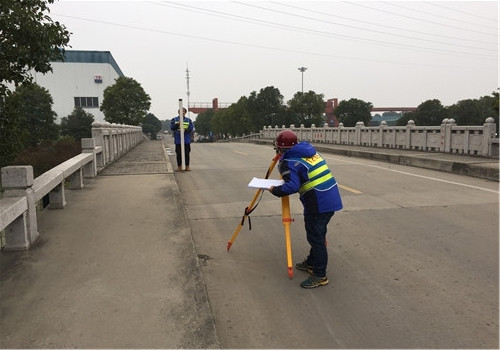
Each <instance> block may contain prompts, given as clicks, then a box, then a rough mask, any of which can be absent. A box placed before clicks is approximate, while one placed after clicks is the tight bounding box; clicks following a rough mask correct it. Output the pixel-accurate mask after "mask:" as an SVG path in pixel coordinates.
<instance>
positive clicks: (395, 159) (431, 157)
mask: <svg viewBox="0 0 500 350" xmlns="http://www.w3.org/2000/svg"><path fill="white" fill-rule="evenodd" d="M245 142H251V143H256V144H261V145H270V146H272V145H273V142H272V141H271V140H246V141H245ZM314 147H316V150H317V151H318V152H320V153H331V154H339V155H342V156H347V157H355V158H367V159H374V160H379V161H383V162H387V163H394V164H400V165H407V166H413V167H418V168H424V169H431V170H437V171H442V172H447V173H453V174H459V175H466V176H472V177H477V178H481V179H486V180H491V181H496V182H499V168H498V160H497V159H494V158H491V159H490V158H482V157H473V156H466V155H464V156H461V155H450V154H445V153H437V152H436V153H429V152H427V153H426V152H419V153H418V154H415V151H406V150H396V149H391V150H388V149H376V148H373V147H366V150H364V149H363V150H360V148H362V147H361V146H352V148H351V146H347V145H343V146H341V147H338V146H336V145H333V144H332V145H325V144H317V143H315V144H314ZM405 152H412V153H411V154H405ZM447 157H449V158H452V157H456V159H454V160H450V159H446V158H447Z"/></svg>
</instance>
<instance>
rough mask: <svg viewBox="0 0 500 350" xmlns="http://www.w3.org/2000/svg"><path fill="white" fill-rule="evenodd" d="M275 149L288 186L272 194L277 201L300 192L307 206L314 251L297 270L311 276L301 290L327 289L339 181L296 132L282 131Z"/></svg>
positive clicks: (274, 189) (339, 204)
mask: <svg viewBox="0 0 500 350" xmlns="http://www.w3.org/2000/svg"><path fill="white" fill-rule="evenodd" d="M274 145H275V147H276V152H278V153H279V154H281V156H280V160H279V164H278V169H279V172H280V174H281V177H282V178H283V180H284V181H285V183H284V184H283V185H281V186H274V187H271V188H269V191H270V192H271V193H272V194H273V195H275V196H277V197H283V196H288V195H290V194H293V193H297V192H298V193H299V194H300V201H301V202H302V205H303V206H304V224H305V230H306V236H307V241H308V242H309V244H310V246H311V249H310V251H309V255H308V256H307V258H306V259H305V260H304V261H303V262H300V263H297V264H296V265H295V267H296V268H297V269H299V270H302V271H307V272H309V274H310V276H309V278H307V279H306V280H305V281H303V282H302V283H301V284H300V286H301V287H303V288H316V287H320V286H326V285H327V284H328V277H327V275H326V267H327V265H328V252H327V249H326V231H327V225H328V223H329V222H330V219H331V218H332V216H333V214H334V213H335V212H336V211H338V210H341V209H342V199H341V198H340V193H339V188H338V185H337V181H336V180H335V178H334V177H333V175H332V173H331V172H330V169H329V168H328V166H327V164H326V162H325V160H324V159H323V158H322V157H321V156H320V155H319V154H318V153H317V152H316V149H315V148H314V147H313V146H312V145H311V144H310V143H309V142H305V141H304V142H300V143H298V142H297V135H295V133H294V132H293V131H291V130H283V131H281V132H280V133H279V134H278V136H277V137H276V141H275V143H274Z"/></svg>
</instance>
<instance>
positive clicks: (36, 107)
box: [5, 83, 59, 147]
mask: <svg viewBox="0 0 500 350" xmlns="http://www.w3.org/2000/svg"><path fill="white" fill-rule="evenodd" d="M52 104H53V100H52V96H51V95H50V93H49V91H48V90H47V89H45V88H43V87H41V86H40V85H38V84H32V83H25V84H23V85H21V86H18V87H17V89H16V91H14V92H13V93H12V94H11V95H9V96H8V97H7V98H6V99H5V105H6V108H5V109H6V111H9V116H12V117H14V118H19V125H20V126H21V127H22V128H23V132H22V134H21V135H20V141H21V142H22V144H23V146H24V147H27V146H37V145H39V144H40V143H42V142H44V141H55V140H57V138H58V137H59V126H58V125H57V124H56V123H55V120H56V113H55V112H54V111H53V110H52Z"/></svg>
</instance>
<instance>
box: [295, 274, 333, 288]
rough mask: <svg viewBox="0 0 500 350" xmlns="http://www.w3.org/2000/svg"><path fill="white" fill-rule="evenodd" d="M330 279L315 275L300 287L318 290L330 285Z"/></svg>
mask: <svg viewBox="0 0 500 350" xmlns="http://www.w3.org/2000/svg"><path fill="white" fill-rule="evenodd" d="M328 282H329V281H328V277H326V276H325V277H318V276H315V275H311V276H309V277H308V278H307V279H306V280H305V281H303V282H302V283H301V284H300V286H301V287H302V288H308V289H311V288H316V287H321V286H326V285H327V284H328Z"/></svg>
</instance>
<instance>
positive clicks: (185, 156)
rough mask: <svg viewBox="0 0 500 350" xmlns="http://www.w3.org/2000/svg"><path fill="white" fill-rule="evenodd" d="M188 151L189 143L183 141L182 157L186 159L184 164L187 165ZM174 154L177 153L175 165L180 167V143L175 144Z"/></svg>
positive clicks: (189, 150) (189, 149)
mask: <svg viewBox="0 0 500 350" xmlns="http://www.w3.org/2000/svg"><path fill="white" fill-rule="evenodd" d="M189 152H191V144H190V143H185V144H184V158H185V161H186V164H185V165H186V166H189ZM175 154H176V155H177V166H178V167H180V166H182V154H181V145H180V144H179V145H177V144H176V145H175Z"/></svg>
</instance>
